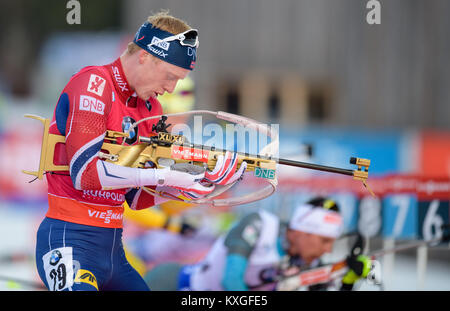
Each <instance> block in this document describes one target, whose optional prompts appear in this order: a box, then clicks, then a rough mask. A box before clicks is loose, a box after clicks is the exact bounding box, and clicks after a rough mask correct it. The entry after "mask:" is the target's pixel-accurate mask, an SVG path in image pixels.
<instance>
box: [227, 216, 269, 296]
mask: <svg viewBox="0 0 450 311" xmlns="http://www.w3.org/2000/svg"><path fill="white" fill-rule="evenodd" d="M261 225H262V221H261V217H260V216H259V214H258V213H251V214H248V215H247V216H245V217H244V218H243V219H242V220H241V221H239V223H238V224H237V225H236V226H235V227H233V228H232V229H231V230H230V231H229V232H228V234H227V236H226V238H225V246H226V247H227V250H228V253H227V257H226V262H225V271H224V274H223V279H222V286H223V287H224V289H225V290H234V291H235V290H248V287H247V285H246V284H245V281H244V276H245V270H246V269H247V263H248V258H249V257H250V255H251V253H252V251H253V249H254V247H255V245H256V242H257V241H258V238H259V236H260V231H261Z"/></svg>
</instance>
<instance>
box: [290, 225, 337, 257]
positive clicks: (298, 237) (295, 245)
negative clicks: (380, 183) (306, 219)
mask: <svg viewBox="0 0 450 311" xmlns="http://www.w3.org/2000/svg"><path fill="white" fill-rule="evenodd" d="M286 236H287V240H288V242H289V249H288V253H289V255H291V256H295V255H298V256H300V257H301V258H302V259H303V260H304V261H305V262H306V263H308V264H309V263H311V262H312V261H313V260H315V259H318V258H319V257H321V256H322V255H324V254H325V253H330V252H331V251H332V249H333V244H334V241H335V240H336V239H334V238H330V237H325V236H321V235H317V234H311V233H306V232H302V231H297V230H288V231H287V232H286Z"/></svg>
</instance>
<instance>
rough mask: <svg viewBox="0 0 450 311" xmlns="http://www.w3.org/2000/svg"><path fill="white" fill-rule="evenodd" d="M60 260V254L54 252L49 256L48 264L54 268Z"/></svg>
mask: <svg viewBox="0 0 450 311" xmlns="http://www.w3.org/2000/svg"><path fill="white" fill-rule="evenodd" d="M61 258H62V255H61V252H60V251H59V250H54V251H53V252H52V255H51V256H50V264H51V265H52V266H55V265H56V264H58V262H59V261H60V260H61Z"/></svg>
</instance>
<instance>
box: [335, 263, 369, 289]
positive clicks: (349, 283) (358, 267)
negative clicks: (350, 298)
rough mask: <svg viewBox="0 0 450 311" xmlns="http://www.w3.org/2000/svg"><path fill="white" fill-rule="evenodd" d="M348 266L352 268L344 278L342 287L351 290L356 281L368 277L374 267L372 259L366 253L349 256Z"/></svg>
mask: <svg viewBox="0 0 450 311" xmlns="http://www.w3.org/2000/svg"><path fill="white" fill-rule="evenodd" d="M347 266H348V267H349V269H350V270H349V271H348V272H347V273H346V274H345V275H344V277H343V278H342V289H344V290H351V289H352V288H353V284H355V282H356V281H358V280H359V279H361V278H365V277H367V275H368V274H369V272H370V270H371V269H372V260H371V259H370V258H369V257H367V256H364V255H359V256H357V257H354V256H350V257H348V258H347Z"/></svg>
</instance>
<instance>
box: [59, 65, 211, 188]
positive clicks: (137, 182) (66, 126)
mask: <svg viewBox="0 0 450 311" xmlns="http://www.w3.org/2000/svg"><path fill="white" fill-rule="evenodd" d="M113 100H114V96H113V95H112V89H111V86H110V84H109V82H108V81H107V79H106V78H105V76H104V75H103V72H101V71H100V70H99V69H95V68H93V69H91V70H88V71H86V72H83V73H80V74H78V75H77V76H75V77H74V78H72V79H71V81H70V82H69V84H68V85H67V86H66V88H65V89H64V91H63V94H62V95H61V97H60V100H59V101H58V104H57V107H56V110H55V118H56V123H57V127H58V130H60V131H63V132H64V133H61V134H63V135H65V136H66V152H67V159H68V163H69V173H70V177H71V178H72V182H73V185H74V187H75V189H77V190H100V189H105V190H106V189H108V190H110V189H122V188H129V187H139V186H152V185H154V186H155V185H159V186H171V187H176V188H177V189H180V190H186V189H187V190H189V191H194V192H198V193H200V194H204V193H209V192H211V191H212V190H211V189H207V188H206V187H203V186H201V185H200V184H199V183H197V180H200V179H202V178H203V177H204V173H201V174H189V173H185V172H180V171H176V170H173V169H171V168H164V169H140V168H131V167H123V166H119V165H115V164H112V163H109V162H105V161H102V160H100V158H99V157H98V152H99V151H100V150H101V146H102V144H103V139H104V137H105V133H106V129H107V120H108V115H109V113H110V112H111V107H112V105H113V104H114V102H113ZM61 111H63V112H64V111H66V114H64V113H61Z"/></svg>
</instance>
